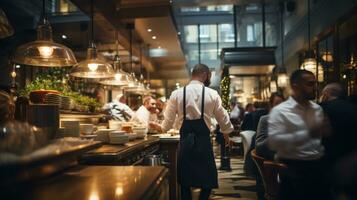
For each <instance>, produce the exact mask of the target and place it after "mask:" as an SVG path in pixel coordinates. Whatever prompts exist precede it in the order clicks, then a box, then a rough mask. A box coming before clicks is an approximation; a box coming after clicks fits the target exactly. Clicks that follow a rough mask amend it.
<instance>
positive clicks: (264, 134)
mask: <svg viewBox="0 0 357 200" xmlns="http://www.w3.org/2000/svg"><path fill="white" fill-rule="evenodd" d="M255 149H256V151H257V154H258V155H259V156H263V157H265V158H269V159H273V158H274V152H273V151H271V150H270V149H269V147H268V116H264V117H261V118H260V120H259V123H258V128H257V135H256V138H255Z"/></svg>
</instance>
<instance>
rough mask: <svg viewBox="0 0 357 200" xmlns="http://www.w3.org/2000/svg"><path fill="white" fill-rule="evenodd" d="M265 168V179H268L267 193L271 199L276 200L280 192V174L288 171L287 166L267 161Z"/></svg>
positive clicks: (264, 164)
mask: <svg viewBox="0 0 357 200" xmlns="http://www.w3.org/2000/svg"><path fill="white" fill-rule="evenodd" d="M263 166H264V177H265V179H266V185H265V193H266V195H268V196H269V197H270V199H274V198H275V197H276V196H277V194H278V191H279V182H278V176H279V172H281V171H282V170H284V169H286V165H284V164H282V163H277V162H274V161H272V160H265V161H264V163H263Z"/></svg>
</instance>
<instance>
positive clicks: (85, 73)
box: [70, 43, 115, 79]
mask: <svg viewBox="0 0 357 200" xmlns="http://www.w3.org/2000/svg"><path fill="white" fill-rule="evenodd" d="M70 75H71V76H73V77H77V78H87V79H105V78H113V77H114V76H115V73H114V70H113V68H112V66H111V64H109V63H107V62H106V61H105V60H102V59H101V58H99V57H98V51H97V48H96V47H95V45H94V43H91V45H90V47H88V49H87V58H86V59H85V60H83V61H82V62H79V63H78V64H77V65H75V66H74V67H73V68H72V69H71V71H70Z"/></svg>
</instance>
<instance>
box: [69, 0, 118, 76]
mask: <svg viewBox="0 0 357 200" xmlns="http://www.w3.org/2000/svg"><path fill="white" fill-rule="evenodd" d="M93 15H94V9H93V0H91V41H90V44H89V47H88V49H87V58H86V59H85V60H83V61H81V62H79V63H78V64H77V65H75V66H74V67H73V68H72V69H71V71H70V75H71V76H73V77H75V78H83V79H92V80H93V79H94V80H97V79H98V80H100V79H107V78H112V77H114V75H115V73H114V70H113V68H112V66H111V64H109V63H108V62H106V61H105V60H103V59H102V58H100V57H99V55H98V50H97V48H96V46H95V44H94V39H93V38H94V20H93Z"/></svg>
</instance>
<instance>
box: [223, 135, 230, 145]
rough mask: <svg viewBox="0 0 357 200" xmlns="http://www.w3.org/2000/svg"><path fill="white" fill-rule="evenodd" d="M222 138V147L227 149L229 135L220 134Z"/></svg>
mask: <svg viewBox="0 0 357 200" xmlns="http://www.w3.org/2000/svg"><path fill="white" fill-rule="evenodd" d="M222 134H223V138H224V146H225V147H227V146H229V134H228V133H222Z"/></svg>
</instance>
